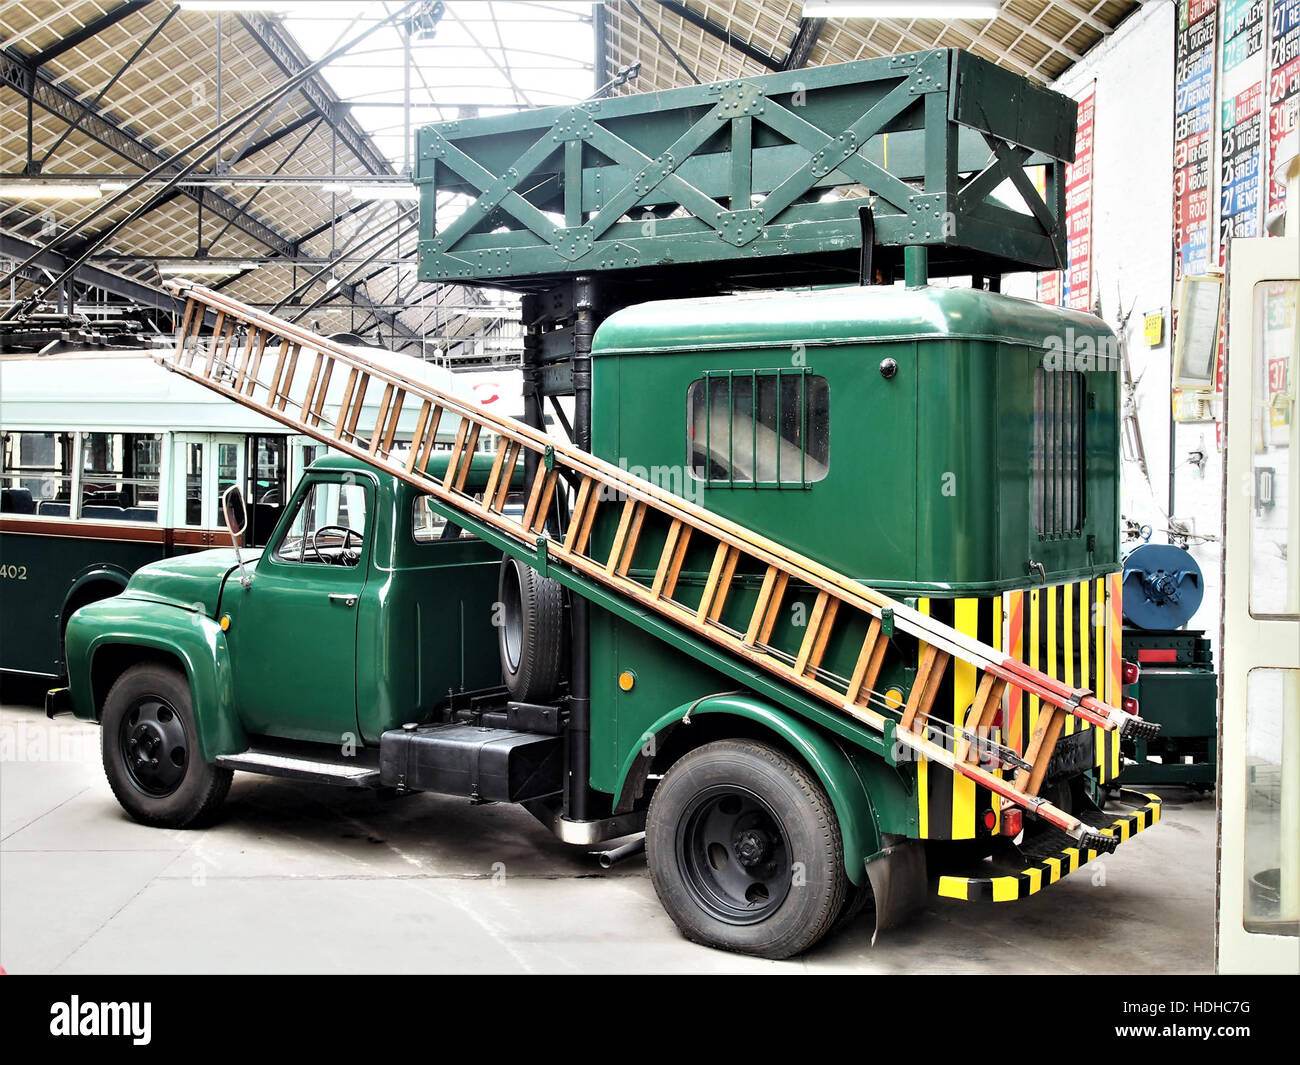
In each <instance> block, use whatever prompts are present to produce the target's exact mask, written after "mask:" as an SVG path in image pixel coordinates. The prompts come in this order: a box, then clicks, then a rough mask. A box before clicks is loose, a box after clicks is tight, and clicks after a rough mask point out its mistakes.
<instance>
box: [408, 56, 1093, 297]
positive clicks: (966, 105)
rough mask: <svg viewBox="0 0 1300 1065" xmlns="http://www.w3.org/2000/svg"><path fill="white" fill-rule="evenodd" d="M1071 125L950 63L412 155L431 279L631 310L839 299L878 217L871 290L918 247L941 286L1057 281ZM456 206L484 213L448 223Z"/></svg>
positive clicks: (595, 112) (776, 84) (529, 126)
mask: <svg viewBox="0 0 1300 1065" xmlns="http://www.w3.org/2000/svg"><path fill="white" fill-rule="evenodd" d="M1076 125H1077V114H1076V106H1075V104H1074V102H1073V101H1071V100H1070V99H1068V98H1067V97H1065V96H1061V95H1060V94H1058V93H1055V92H1052V91H1050V90H1048V89H1044V88H1040V87H1037V86H1034V85H1032V84H1031V83H1030V82H1028V81H1026V80H1025V79H1023V78H1021V77H1020V76H1018V75H1016V74H1012V73H1010V72H1009V71H1006V70H1003V69H1001V68H999V67H997V66H994V65H993V64H991V63H988V62H986V61H984V60H982V59H979V58H977V57H975V56H973V55H970V54H968V53H964V52H960V51H956V50H936V51H927V52H918V53H914V54H910V55H900V56H891V57H889V58H884V59H872V60H866V61H861V62H854V63H845V64H840V65H835V66H827V67H820V68H813V69H805V70H797V71H790V72H786V73H779V74H770V75H765V76H762V77H755V78H746V79H743V80H739V81H725V82H717V83H714V84H710V85H700V86H692V87H688V88H682V89H674V90H671V91H668V92H656V93H643V94H639V95H629V96H621V97H617V98H614V99H603V100H594V101H590V102H587V103H582V104H577V105H575V106H572V107H549V108H544V109H538V110H530V111H521V112H516V113H512V114H507V115H499V116H493V117H486V118H470V119H463V120H459V121H454V122H443V123H439V124H436V125H432V126H427V127H425V128H423V129H421V130H420V132H419V135H418V140H417V165H416V171H415V175H414V178H415V182H416V184H417V185H418V186H419V188H420V192H421V212H420V223H421V231H420V248H419V253H420V265H419V271H420V273H419V276H420V278H421V280H424V281H443V282H460V283H466V284H485V285H492V286H496V287H500V288H505V289H514V290H517V291H521V292H545V291H548V290H551V289H554V288H556V287H557V286H562V285H563V283H564V282H565V281H566V280H571V279H573V278H575V277H577V276H579V275H586V276H592V277H600V278H602V279H603V280H604V281H605V282H606V283H607V285H612V286H614V287H616V288H617V287H633V286H635V287H638V288H641V291H640V293H639V294H638V299H637V302H639V301H640V300H644V299H646V298H648V297H650V296H662V295H664V292H663V291H661V290H656V291H655V292H653V293H648V292H646V291H645V289H644V287H642V286H643V285H644V284H645V283H646V282H656V283H663V284H664V285H666V286H667V287H668V288H669V289H670V290H671V291H677V292H681V293H682V294H687V293H688V292H689V293H691V294H704V293H706V292H712V291H717V290H719V289H735V288H745V287H789V286H792V285H802V284H818V283H820V284H825V283H835V282H841V283H843V282H848V281H852V280H855V279H856V278H857V276H858V271H859V262H860V261H859V255H860V250H861V247H862V242H863V240H862V235H863V222H862V212H861V208H863V207H867V206H869V207H870V210H871V215H872V216H873V221H874V243H875V244H876V245H877V248H876V250H875V255H874V264H875V271H876V273H875V277H874V278H873V279H872V280H877V279H879V280H886V281H888V280H891V279H892V278H893V277H895V276H898V275H899V274H900V273H901V271H902V267H903V262H904V258H905V249H926V253H927V254H926V257H927V258H928V271H929V272H930V273H933V274H935V275H939V274H946V275H974V276H977V277H986V278H991V277H997V276H998V275H1000V274H1002V273H1006V272H1011V271H1015V270H1046V269H1056V268H1060V267H1061V266H1063V265H1064V263H1065V249H1066V243H1065V226H1064V216H1065V182H1064V173H1063V170H1062V167H1063V165H1064V164H1065V163H1067V162H1070V161H1072V160H1073V158H1074V140H1075V132H1076ZM1034 166H1042V167H1044V168H1045V182H1044V183H1043V188H1044V192H1043V193H1042V194H1040V192H1039V189H1038V187H1037V186H1036V184H1035V182H1034V181H1033V180H1032V179H1031V177H1030V176H1029V175H1028V174H1027V173H1026V168H1027V167H1034ZM1005 183H1010V186H1011V187H1012V188H1013V189H1014V193H1012V194H1011V196H1007V195H1006V193H1005V190H1003V196H1002V198H1000V199H999V198H995V197H994V196H993V194H994V192H995V191H996V190H998V189H999V187H1000V186H1004V184H1005ZM447 194H455V197H454V198H455V199H456V200H458V201H459V203H458V205H457V206H458V210H459V208H460V207H463V206H464V205H465V204H466V202H467V201H468V206H467V207H464V209H463V210H459V213H457V214H456V215H455V217H450V218H448V220H447V221H446V222H443V221H442V220H440V218H439V215H438V209H437V206H436V205H437V204H438V202H439V201H440V200H444V201H450V200H452V199H453V198H452V197H449V196H448V195H447ZM1017 197H1018V199H1019V200H1020V201H1023V203H1022V204H1017V208H1021V209H1016V208H1013V207H1011V206H1008V203H1007V202H1006V201H1007V200H1012V201H1014V200H1015V199H1016V198H1017ZM449 214H450V212H449ZM620 302H622V301H620Z"/></svg>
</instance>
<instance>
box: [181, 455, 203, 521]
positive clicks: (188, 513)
mask: <svg viewBox="0 0 1300 1065" xmlns="http://www.w3.org/2000/svg"><path fill="white" fill-rule="evenodd" d="M185 524H186V525H202V524H203V445H202V444H187V445H186V446H185Z"/></svg>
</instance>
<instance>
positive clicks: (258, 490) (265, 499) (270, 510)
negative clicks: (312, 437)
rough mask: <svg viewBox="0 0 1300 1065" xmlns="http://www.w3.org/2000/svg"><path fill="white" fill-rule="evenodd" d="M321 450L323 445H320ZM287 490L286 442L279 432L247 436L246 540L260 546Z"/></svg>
mask: <svg viewBox="0 0 1300 1065" xmlns="http://www.w3.org/2000/svg"><path fill="white" fill-rule="evenodd" d="M322 450H323V449H322ZM288 494H289V444H288V440H287V438H285V437H283V436H250V437H249V438H248V491H247V496H248V500H249V512H250V514H249V516H250V519H251V521H250V523H249V534H248V535H249V540H248V542H249V544H250V546H252V547H262V546H264V545H265V544H266V542H267V540H269V539H270V537H271V533H272V532H273V531H274V530H275V526H276V523H277V522H278V521H279V520H280V514H281V513H282V512H283V510H284V501H285V499H286V497H287V496H288Z"/></svg>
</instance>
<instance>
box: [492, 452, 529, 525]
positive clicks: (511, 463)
mask: <svg viewBox="0 0 1300 1065" xmlns="http://www.w3.org/2000/svg"><path fill="white" fill-rule="evenodd" d="M523 450H524V446H523V444H521V443H519V441H517V440H515V441H512V442H511V444H510V450H509V452H508V453H507V454H506V461H505V465H504V466H503V467H502V469H501V481H500V484H498V485H497V491H496V498H495V499H493V498H491V496H490V495H489V494H488V493H487V492H484V493H483V500H484V502H485V503H487V504H488V506H489V508H490V509H491V510H495V511H496V512H497V513H500V512H501V511H503V510H505V507H506V500H507V499H509V498H510V482H511V481H512V480H513V479H514V476H515V467H516V466H518V465H519V455H520V453H521V452H522V451H523Z"/></svg>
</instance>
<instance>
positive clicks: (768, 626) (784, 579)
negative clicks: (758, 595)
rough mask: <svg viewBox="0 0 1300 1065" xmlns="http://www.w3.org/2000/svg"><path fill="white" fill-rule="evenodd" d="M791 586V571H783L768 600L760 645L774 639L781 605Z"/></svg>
mask: <svg viewBox="0 0 1300 1065" xmlns="http://www.w3.org/2000/svg"><path fill="white" fill-rule="evenodd" d="M789 586H790V574H789V571H787V570H781V571H780V572H779V573H778V574H777V575H776V587H775V588H773V589H772V596H771V598H770V599H769V600H768V604H767V613H766V614H765V615H764V616H763V623H762V624H761V625H759V627H758V640H757V642H758V643H767V642H768V641H769V640H770V639H771V638H772V630H773V629H775V628H776V618H777V615H778V614H779V613H780V612H781V603H782V601H783V600H784V599H785V591H786V589H787V588H788V587H789Z"/></svg>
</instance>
